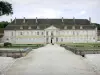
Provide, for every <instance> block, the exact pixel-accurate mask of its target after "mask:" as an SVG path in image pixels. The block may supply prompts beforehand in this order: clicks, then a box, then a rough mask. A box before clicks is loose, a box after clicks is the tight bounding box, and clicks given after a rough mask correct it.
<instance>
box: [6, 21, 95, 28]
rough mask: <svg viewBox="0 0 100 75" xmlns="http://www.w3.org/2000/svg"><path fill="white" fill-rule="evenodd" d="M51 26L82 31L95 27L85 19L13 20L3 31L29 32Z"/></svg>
mask: <svg viewBox="0 0 100 75" xmlns="http://www.w3.org/2000/svg"><path fill="white" fill-rule="evenodd" d="M51 25H53V26H55V27H57V28H60V29H64V27H65V26H67V29H72V28H73V26H75V29H80V26H82V27H83V29H94V28H95V26H92V25H90V21H89V20H87V19H75V20H74V19H63V22H62V19H37V22H36V19H25V23H24V19H14V20H13V21H12V22H11V23H10V24H9V25H8V26H6V28H5V30H21V29H22V28H23V30H29V27H30V28H31V29H32V30H36V29H39V30H43V29H45V28H47V27H50V26H51ZM31 29H30V30H31Z"/></svg>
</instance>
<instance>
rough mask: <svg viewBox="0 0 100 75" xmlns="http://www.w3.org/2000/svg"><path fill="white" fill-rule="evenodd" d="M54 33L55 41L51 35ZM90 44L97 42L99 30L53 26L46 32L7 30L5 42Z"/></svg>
mask: <svg viewBox="0 0 100 75" xmlns="http://www.w3.org/2000/svg"><path fill="white" fill-rule="evenodd" d="M52 33H53V39H52V37H51V34H52ZM51 39H52V42H53V43H90V42H96V41H97V29H94V30H67V29H66V30H60V29H58V28H55V27H53V26H51V27H49V28H47V29H45V30H5V31H4V37H3V42H11V43H14V44H45V43H51Z"/></svg>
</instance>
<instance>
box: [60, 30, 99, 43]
mask: <svg viewBox="0 0 100 75" xmlns="http://www.w3.org/2000/svg"><path fill="white" fill-rule="evenodd" d="M62 38H63V41H62V43H66V42H67V43H68V42H70V43H71V42H72V43H88V42H89V43H90V42H96V40H97V35H96V30H62V31H60V36H59V39H62ZM59 42H61V41H60V40H59Z"/></svg>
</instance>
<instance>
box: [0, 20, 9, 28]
mask: <svg viewBox="0 0 100 75" xmlns="http://www.w3.org/2000/svg"><path fill="white" fill-rule="evenodd" d="M8 24H9V22H7V21H6V22H5V21H2V22H0V28H5V27H6V26H7V25H8Z"/></svg>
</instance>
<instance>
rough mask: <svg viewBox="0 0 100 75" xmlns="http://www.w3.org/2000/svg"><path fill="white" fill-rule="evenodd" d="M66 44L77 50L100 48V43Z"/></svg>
mask: <svg viewBox="0 0 100 75" xmlns="http://www.w3.org/2000/svg"><path fill="white" fill-rule="evenodd" d="M65 45H67V46H69V47H71V48H75V49H77V50H100V43H69V44H65Z"/></svg>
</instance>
